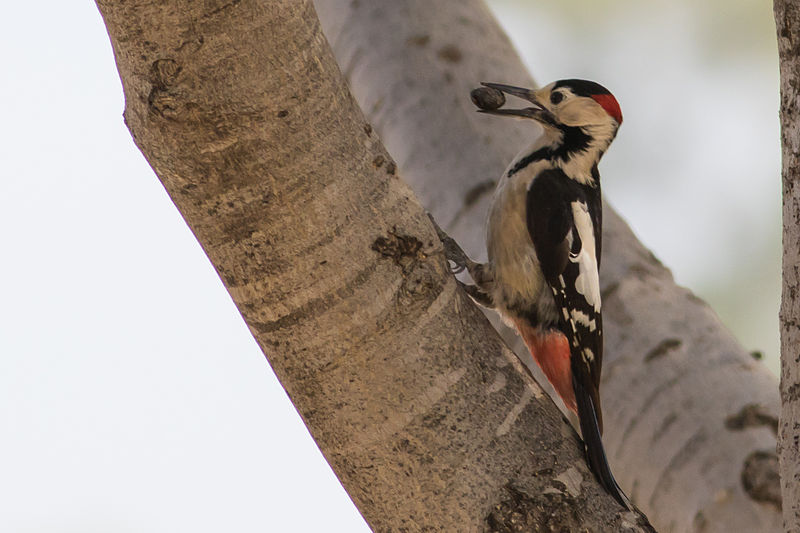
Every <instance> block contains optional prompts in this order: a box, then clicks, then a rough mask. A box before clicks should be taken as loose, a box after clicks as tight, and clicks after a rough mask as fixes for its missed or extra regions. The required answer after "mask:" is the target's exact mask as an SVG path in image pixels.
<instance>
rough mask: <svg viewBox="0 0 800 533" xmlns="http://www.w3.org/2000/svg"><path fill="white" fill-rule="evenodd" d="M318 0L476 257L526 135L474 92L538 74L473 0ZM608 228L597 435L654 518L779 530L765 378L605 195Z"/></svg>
mask: <svg viewBox="0 0 800 533" xmlns="http://www.w3.org/2000/svg"><path fill="white" fill-rule="evenodd" d="M317 9H318V12H319V14H320V18H321V20H322V23H323V27H324V29H325V32H326V34H327V35H328V38H329V40H330V41H331V44H332V46H333V48H334V52H335V53H336V56H337V58H338V60H339V63H340V65H341V67H342V70H343V71H344V72H345V73H346V75H347V77H348V80H349V82H350V85H351V88H352V90H353V94H354V95H355V96H356V98H357V100H358V101H359V103H360V104H361V107H362V109H364V110H365V112H366V114H367V116H368V118H369V120H370V121H371V122H372V123H373V124H374V125H375V127H376V129H377V131H378V132H379V133H380V135H381V138H382V139H383V141H384V142H385V144H386V146H387V148H388V149H389V150H390V151H391V153H392V154H393V155H394V157H395V158H396V160H397V161H398V165H399V168H400V170H401V173H402V175H403V176H404V178H405V179H406V180H407V181H408V182H409V183H410V184H411V186H412V187H413V188H414V190H415V192H416V193H417V194H418V196H419V197H420V199H421V201H422V203H423V204H424V205H425V206H426V207H427V208H428V209H429V210H431V212H432V213H433V214H434V216H435V217H436V218H437V220H439V221H440V223H441V224H442V226H443V227H445V228H446V229H447V230H448V231H449V232H450V234H451V235H453V236H454V237H455V238H456V239H457V240H458V241H459V242H460V243H461V244H462V245H463V246H464V248H465V249H466V250H467V251H468V252H469V253H471V254H472V255H473V257H480V256H483V255H484V251H483V250H484V245H483V221H484V217H485V211H486V206H487V203H488V200H489V197H490V196H491V192H492V190H493V188H494V184H495V180H496V179H497V178H498V177H499V176H500V175H501V172H502V170H503V168H504V167H505V166H506V165H507V164H508V162H509V161H510V160H511V158H512V157H513V156H514V155H515V153H516V152H517V151H518V150H519V149H520V148H522V147H523V146H524V145H525V143H526V142H527V139H528V138H529V136H530V135H531V134H532V133H533V131H532V130H528V129H525V124H523V123H522V122H513V121H508V120H498V119H493V118H489V117H486V116H485V115H479V114H477V113H475V111H474V106H473V105H472V104H471V103H470V101H469V97H468V94H469V90H470V89H471V88H474V87H475V86H477V84H478V83H479V82H480V81H495V82H501V83H510V84H513V85H523V86H530V85H531V84H532V83H533V82H532V80H531V78H530V77H529V75H528V74H527V72H526V70H525V68H524V66H523V65H522V63H521V62H520V60H519V58H518V57H517V54H516V53H515V51H514V50H513V49H512V47H511V46H510V44H509V42H508V39H507V38H506V37H505V35H504V34H503V32H502V30H500V28H499V27H498V26H497V24H496V23H495V21H494V20H493V19H492V17H491V15H490V14H489V13H488V11H487V9H486V7H485V6H484V5H483V4H482V3H481V2H480V1H478V0H459V1H442V2H427V1H424V0H371V1H361V2H360V1H353V2H351V1H349V0H317ZM547 81H548V82H549V81H552V80H547ZM622 105H623V108H624V102H622ZM620 142H625V127H624V125H623V127H622V129H621V131H620V134H619V136H618V139H617V141H616V143H620ZM611 149H612V150H613V149H614V148H613V147H612V148H611ZM601 173H602V169H601ZM604 177H605V179H608V176H604ZM604 225H605V226H604V246H603V252H604V254H603V268H602V272H601V282H602V285H603V308H604V324H605V328H606V349H605V353H606V360H605V362H604V371H603V383H602V387H601V392H602V395H603V407H604V419H605V424H606V430H605V435H604V437H605V442H606V447H607V451H608V453H609V460H610V462H611V463H612V466H613V469H614V472H615V473H616V475H617V477H618V479H619V481H620V482H621V485H622V487H623V488H624V489H625V490H627V491H628V494H629V495H630V496H632V497H633V499H634V501H635V502H636V503H637V505H639V506H640V507H641V508H642V509H643V510H644V511H645V512H646V513H647V514H648V516H649V517H650V519H651V521H652V522H653V524H654V525H655V526H656V527H657V528H658V529H659V530H660V531H721V532H726V533H727V532H731V531H759V532H766V531H779V530H780V529H781V513H780V505H781V503H780V502H781V500H780V487H779V482H778V477H777V458H776V454H775V446H776V439H775V431H776V427H777V416H778V410H779V407H778V394H777V382H776V380H775V378H774V377H773V376H772V375H771V374H770V373H769V372H768V371H767V370H766V369H765V368H764V367H763V366H762V365H761V364H759V363H758V362H756V361H754V360H753V359H752V358H751V357H750V356H749V354H748V353H747V352H746V351H745V350H744V349H743V348H742V347H741V346H740V345H739V344H738V343H737V342H736V340H735V339H734V338H733V336H732V335H731V334H730V333H729V332H728V331H727V330H726V329H725V328H724V327H723V326H722V324H721V323H720V321H719V320H718V318H717V317H716V315H715V314H714V313H713V311H712V310H711V309H710V308H709V307H708V306H707V305H706V304H705V303H704V302H702V301H700V300H699V299H698V298H697V297H695V296H694V295H693V294H691V292H689V291H687V290H686V289H683V288H681V287H678V286H676V285H675V283H674V282H673V279H672V276H671V274H670V272H669V271H668V270H667V269H666V268H664V267H663V266H662V265H661V264H660V263H659V262H658V260H657V259H656V258H655V257H653V255H652V254H651V253H650V252H649V251H648V250H647V249H646V248H644V247H643V246H642V245H641V244H640V243H639V242H638V241H637V239H636V238H635V236H634V235H633V234H632V232H631V231H630V229H629V228H628V226H627V225H626V224H625V223H624V222H623V221H622V220H621V219H620V218H619V216H618V215H617V214H616V213H615V212H614V211H613V210H612V209H610V208H608V206H606V214H605V217H604ZM795 264H796V263H795ZM506 338H508V339H509V342H510V343H513V342H515V341H514V338H513V336H512V337H506ZM794 501H797V498H795V500H794Z"/></svg>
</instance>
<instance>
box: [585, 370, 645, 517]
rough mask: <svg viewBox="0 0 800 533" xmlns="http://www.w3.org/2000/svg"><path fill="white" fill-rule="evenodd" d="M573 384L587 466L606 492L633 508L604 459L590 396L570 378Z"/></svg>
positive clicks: (598, 427) (601, 441)
mask: <svg viewBox="0 0 800 533" xmlns="http://www.w3.org/2000/svg"><path fill="white" fill-rule="evenodd" d="M572 380H573V381H572V382H573V386H574V389H575V397H576V400H577V403H578V419H579V420H580V423H581V433H582V434H583V444H584V450H585V452H586V462H587V463H589V468H590V469H591V470H592V472H594V475H595V477H597V480H598V481H599V482H600V484H601V485H603V488H605V489H606V492H608V493H609V494H611V496H613V497H614V499H615V500H617V501H618V502H619V503H620V505H622V506H623V507H625V508H626V509H628V510H633V505H632V504H631V501H630V500H629V499H628V497H627V496H626V495H625V493H624V492H622V489H621V488H620V487H619V485H618V484H617V480H616V479H614V474H612V473H611V467H609V466H608V460H606V452H605V449H604V448H603V439H602V438H601V436H600V426H599V425H598V423H597V411H596V409H595V405H594V401H592V396H591V395H590V394H589V391H587V390H586V389H585V388H584V386H583V385H582V384H581V383H580V380H578V379H575V377H574V375H573V378H572Z"/></svg>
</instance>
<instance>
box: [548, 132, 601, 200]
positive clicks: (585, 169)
mask: <svg viewBox="0 0 800 533" xmlns="http://www.w3.org/2000/svg"><path fill="white" fill-rule="evenodd" d="M549 133H550V134H551V137H552V145H551V150H552V152H553V155H554V157H552V160H553V162H554V163H555V165H556V166H557V167H559V168H560V169H561V170H563V171H564V174H566V175H567V176H569V177H570V178H572V179H574V180H576V181H578V182H579V183H581V184H583V185H589V186H593V187H596V186H599V185H600V184H599V178H600V176H599V174H598V173H597V164H598V163H599V162H600V159H601V158H602V157H603V154H605V152H606V150H607V149H608V146H609V145H610V144H611V141H612V140H614V136H615V135H616V128H615V127H613V126H612V125H608V126H606V125H601V126H583V127H576V126H559V127H558V128H552V131H551V132H549Z"/></svg>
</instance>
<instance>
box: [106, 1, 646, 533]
mask: <svg viewBox="0 0 800 533" xmlns="http://www.w3.org/2000/svg"><path fill="white" fill-rule="evenodd" d="M98 6H99V8H100V11H101V12H102V14H103V18H104V20H105V23H106V26H107V28H108V31H109V35H110V37H111V42H112V45H113V48H114V55H115V58H116V62H117V66H118V68H119V72H120V77H121V78H122V83H123V88H124V92H125V99H126V109H125V120H126V123H127V124H128V127H129V129H130V130H131V133H132V134H133V138H134V140H135V142H136V144H137V145H138V146H139V148H140V149H141V150H142V152H143V153H144V155H145V157H146V158H147V160H148V161H149V163H150V165H151V166H152V167H153V169H154V170H155V172H156V173H157V174H158V176H159V178H160V180H161V181H162V183H163V185H164V187H165V188H166V190H167V191H168V193H169V195H170V197H171V198H172V200H173V201H174V202H175V205H176V206H177V207H178V209H179V210H180V211H181V213H182V215H183V217H184V219H185V220H186V222H187V224H188V225H189V226H190V228H191V229H192V231H193V232H194V234H195V235H196V236H197V238H198V240H199V242H200V243H201V245H202V246H203V248H204V250H205V252H206V253H207V255H208V257H209V259H210V260H211V262H212V263H213V264H214V266H215V268H216V269H217V272H218V273H219V275H220V278H221V279H222V281H223V282H224V284H225V286H226V287H227V289H228V291H229V293H230V295H231V297H232V298H233V300H234V301H235V303H236V305H237V307H238V308H239V310H240V312H241V313H242V316H243V317H244V319H245V321H246V322H247V324H248V326H249V327H250V330H251V332H252V333H253V335H254V337H255V338H256V340H257V341H258V343H259V345H260V346H261V348H262V349H263V350H264V352H265V354H266V355H267V358H268V359H269V362H270V364H271V365H272V367H273V369H274V370H275V372H276V374H277V375H278V377H279V378H280V380H281V383H282V384H283V386H284V387H285V388H286V390H287V392H288V393H289V396H290V397H291V398H292V401H293V402H294V405H295V407H296V408H297V410H298V412H299V413H300V414H301V416H302V417H303V419H304V421H305V422H306V425H307V426H308V428H309V430H310V431H311V433H312V435H313V437H314V439H315V440H316V442H317V444H318V445H319V447H320V449H321V450H322V452H323V453H324V455H325V457H326V458H327V460H328V461H329V463H330V464H331V466H332V467H333V468H334V470H335V472H336V473H337V475H338V476H339V479H340V480H341V481H342V483H343V485H344V486H345V488H346V489H347V491H348V492H349V494H350V495H351V497H352V498H353V500H354V502H355V503H356V505H357V506H358V508H359V510H360V511H361V512H362V514H363V515H364V517H365V519H366V520H367V522H368V523H369V524H370V525H371V526H372V528H373V529H374V530H376V531H420V530H426V531H452V530H454V529H457V530H459V531H485V530H493V531H511V530H512V528H514V527H517V525H519V524H523V525H525V527H529V528H533V527H534V526H535V527H543V528H544V527H550V526H552V527H555V528H557V529H567V530H571V531H577V530H585V529H588V530H592V531H598V530H601V529H604V528H607V527H611V528H612V529H614V530H623V529H625V528H627V529H628V530H632V531H648V530H650V529H649V528H648V527H647V524H646V520H645V519H644V518H643V517H641V516H638V515H636V514H633V513H625V512H622V510H621V508H620V507H619V506H618V505H616V503H615V502H614V501H613V500H612V499H611V497H610V496H608V495H607V494H606V493H605V492H604V491H603V490H602V489H601V488H600V486H599V485H598V484H597V483H596V481H595V480H594V478H593V477H592V475H591V474H590V473H589V471H588V469H587V468H586V466H585V464H584V461H583V457H582V454H581V450H580V447H579V444H578V442H577V440H576V438H575V434H574V433H573V432H572V431H570V430H569V426H567V425H566V424H565V422H564V420H563V418H561V417H560V416H559V413H558V411H557V410H556V409H555V408H554V406H553V404H552V403H551V402H550V401H549V400H548V399H547V398H546V397H545V396H544V395H543V394H542V393H541V390H540V389H539V387H538V386H536V384H535V383H534V382H533V381H532V380H530V379H529V378H528V377H527V376H526V374H525V372H524V370H523V368H522V366H521V365H520V364H519V362H518V360H517V359H516V357H514V356H513V354H512V353H511V352H509V351H508V350H507V349H506V348H505V347H504V346H503V345H502V343H501V342H500V340H499V339H498V338H497V336H496V335H494V334H492V332H491V330H490V329H489V326H488V324H487V323H486V321H485V320H484V318H483V317H482V315H481V314H480V313H479V312H478V311H477V310H476V308H475V307H474V306H473V305H471V303H470V302H468V301H467V299H466V297H465V296H464V295H463V294H462V293H461V292H460V291H457V290H456V283H455V281H454V279H453V278H452V276H451V275H450V272H449V269H448V266H447V263H446V261H445V260H444V257H443V253H442V247H441V244H440V243H439V241H438V239H437V236H436V233H435V231H434V230H433V228H432V226H431V224H430V223H429V221H428V218H427V217H426V215H425V212H424V211H423V209H422V208H421V207H420V205H419V204H418V203H417V201H416V200H415V198H414V196H413V194H412V193H411V192H410V190H409V188H408V187H407V186H406V185H405V184H404V182H402V181H401V180H400V179H398V177H397V175H396V165H395V164H394V162H393V161H392V159H391V158H390V156H389V154H388V153H387V152H386V151H385V150H384V148H383V146H382V145H381V143H380V141H379V139H378V138H377V135H376V134H375V133H374V132H373V131H372V128H371V127H370V126H368V125H367V124H366V122H365V121H364V118H363V116H362V114H361V111H360V110H359V108H358V106H357V105H356V103H355V102H354V100H353V99H352V97H351V96H350V94H349V92H348V89H347V85H346V83H345V81H344V80H343V78H342V77H341V75H340V73H339V71H338V68H337V65H336V63H335V60H334V58H333V56H332V53H331V51H330V49H329V48H328V45H327V42H326V41H325V38H324V37H323V35H322V33H321V31H320V29H319V25H318V22H317V20H316V17H315V14H314V10H313V8H312V7H311V6H310V4H309V3H308V2H302V1H289V0H285V1H273V2H256V1H249V0H240V1H233V2H227V3H223V2H191V1H190V0H173V1H161V2H153V1H151V0H124V1H123V0H98ZM637 524H638V525H637Z"/></svg>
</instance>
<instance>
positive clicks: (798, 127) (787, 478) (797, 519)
mask: <svg viewBox="0 0 800 533" xmlns="http://www.w3.org/2000/svg"><path fill="white" fill-rule="evenodd" d="M774 7H775V22H776V26H777V30H778V55H779V58H780V69H781V142H782V147H783V151H782V156H783V171H782V174H783V293H782V295H781V311H780V328H781V401H782V410H781V419H780V437H779V440H778V443H779V447H778V454H779V459H780V472H781V493H782V495H783V501H784V502H785V505H784V509H783V519H784V527H785V529H786V531H791V532H798V531H800V360H798V357H797V347H798V346H800V295H798V288H800V273H798V268H800V267H798V265H800V222H798V218H799V217H800V187H798V185H800V103H798V86H799V85H800V7H798V5H797V2H792V1H789V0H775V4H774Z"/></svg>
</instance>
